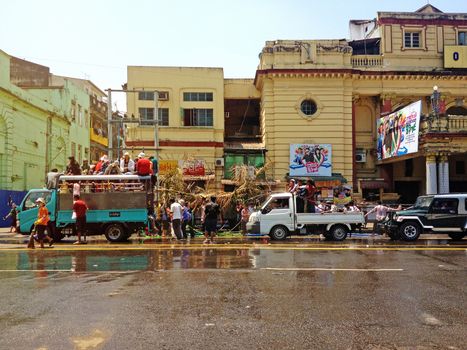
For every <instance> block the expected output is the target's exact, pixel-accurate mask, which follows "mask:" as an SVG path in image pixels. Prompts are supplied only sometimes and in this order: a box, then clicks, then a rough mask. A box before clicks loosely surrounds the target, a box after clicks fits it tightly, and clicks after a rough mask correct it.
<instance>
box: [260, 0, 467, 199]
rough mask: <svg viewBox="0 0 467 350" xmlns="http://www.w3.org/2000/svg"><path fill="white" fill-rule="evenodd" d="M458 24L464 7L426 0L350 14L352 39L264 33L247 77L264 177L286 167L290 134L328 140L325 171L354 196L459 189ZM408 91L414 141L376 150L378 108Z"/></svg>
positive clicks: (461, 98) (394, 104)
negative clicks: (266, 37)
mask: <svg viewBox="0 0 467 350" xmlns="http://www.w3.org/2000/svg"><path fill="white" fill-rule="evenodd" d="M466 28H467V14H445V13H442V12H441V11H439V10H438V9H436V8H434V7H433V6H431V5H427V6H424V7H423V8H421V9H419V10H418V11H416V12H413V13H397V12H379V13H378V16H377V18H376V19H375V20H369V21H351V22H350V29H351V36H352V39H353V40H311V41H294V40H280V41H271V42H267V43H266V45H265V47H264V48H263V50H262V52H261V54H260V64H259V69H258V71H257V73H256V79H255V84H256V87H257V88H258V90H260V92H261V127H262V136H263V140H264V142H265V147H266V149H267V150H268V155H269V156H270V157H271V158H272V159H273V160H274V164H275V167H274V169H273V170H272V171H273V172H274V173H273V175H274V177H276V178H287V177H288V176H289V174H288V173H289V172H290V169H291V168H290V161H291V158H290V149H289V146H290V144H295V143H298V144H322V143H324V144H330V145H331V147H332V164H331V166H332V173H333V174H334V175H337V174H341V175H342V176H343V177H344V178H345V179H346V180H347V181H348V183H349V184H352V185H353V188H354V192H358V193H359V194H360V195H361V196H363V197H372V195H375V194H378V193H379V194H382V196H383V199H396V198H397V197H398V196H397V195H393V194H392V193H394V192H395V193H399V194H402V198H401V200H402V201H404V202H411V201H413V199H414V198H415V197H416V196H417V195H418V194H423V193H437V192H447V191H449V190H455V191H465V190H467V189H466V188H465V179H466V172H465V163H466V162H467V156H466V152H467V149H466V143H467V133H466V132H467V125H466V118H467V116H466V101H465V99H466V89H465V86H466V82H467V76H466V74H465V72H466V70H465V69H466V68H467V64H466V61H465V59H466V56H467V52H466V51H465V46H464V45H465V35H466ZM462 62H464V63H462ZM454 66H455V68H454ZM434 86H436V87H437V88H438V93H435V96H434V97H435V100H436V99H438V101H435V102H436V104H437V105H436V108H435V112H433V103H432V100H433V94H434V92H433V87H434ZM417 100H421V103H422V111H421V114H422V116H421V118H420V129H419V130H420V131H419V135H418V139H419V146H418V149H417V151H416V152H414V153H411V154H407V155H402V156H400V155H398V156H393V157H389V158H387V159H383V160H378V158H377V136H378V135H377V130H376V126H377V121H378V119H379V117H381V115H385V114H387V113H389V112H391V111H395V110H397V109H399V108H400V107H403V106H405V105H407V104H409V103H411V102H414V101H417ZM433 113H435V114H436V115H435V116H434V115H433ZM433 118H434V119H435V120H436V121H437V122H439V124H437V125H436V127H435V126H434V124H433V123H432V119H433ZM290 135H294V137H293V138H292V137H291V136H290ZM375 192H376V193H375ZM382 192H384V193H382Z"/></svg>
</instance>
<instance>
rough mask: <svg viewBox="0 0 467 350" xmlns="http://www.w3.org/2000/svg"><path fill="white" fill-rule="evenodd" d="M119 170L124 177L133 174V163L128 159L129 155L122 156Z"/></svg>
mask: <svg viewBox="0 0 467 350" xmlns="http://www.w3.org/2000/svg"><path fill="white" fill-rule="evenodd" d="M120 170H121V171H122V174H125V175H131V174H133V173H134V172H135V162H134V161H133V159H131V158H130V153H128V152H125V153H124V154H123V158H122V159H121V160H120Z"/></svg>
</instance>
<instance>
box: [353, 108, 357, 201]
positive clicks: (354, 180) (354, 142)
mask: <svg viewBox="0 0 467 350" xmlns="http://www.w3.org/2000/svg"><path fill="white" fill-rule="evenodd" d="M355 152H356V141H355V102H354V101H352V188H353V192H355V190H356V189H357V162H356V160H355Z"/></svg>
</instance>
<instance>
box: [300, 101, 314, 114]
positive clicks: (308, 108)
mask: <svg viewBox="0 0 467 350" xmlns="http://www.w3.org/2000/svg"><path fill="white" fill-rule="evenodd" d="M300 110H301V111H302V112H303V114H305V115H308V116H311V115H313V114H315V113H316V111H317V110H318V107H317V106H316V103H315V101H313V100H304V101H303V102H302V103H301V104H300Z"/></svg>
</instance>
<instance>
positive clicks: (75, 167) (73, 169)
mask: <svg viewBox="0 0 467 350" xmlns="http://www.w3.org/2000/svg"><path fill="white" fill-rule="evenodd" d="M65 173H66V174H67V175H81V167H80V165H79V163H78V162H77V161H76V159H75V157H74V156H70V157H68V165H67V166H66V172H65Z"/></svg>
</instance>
